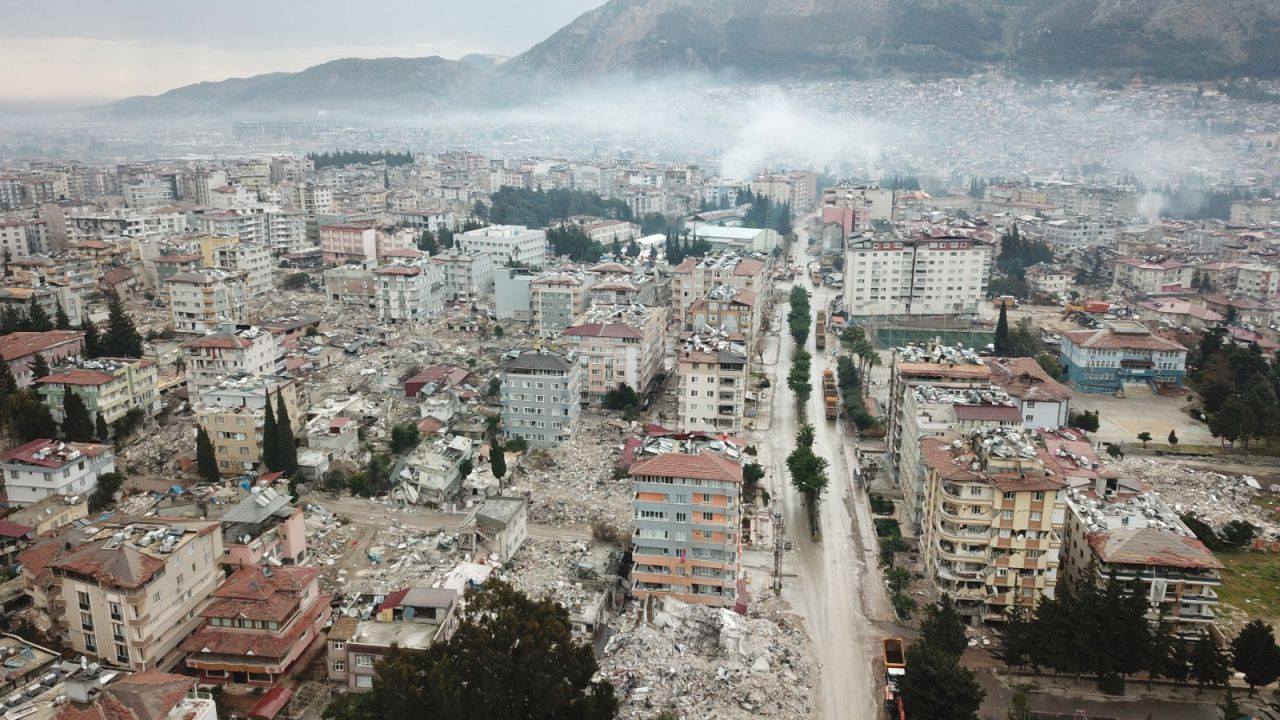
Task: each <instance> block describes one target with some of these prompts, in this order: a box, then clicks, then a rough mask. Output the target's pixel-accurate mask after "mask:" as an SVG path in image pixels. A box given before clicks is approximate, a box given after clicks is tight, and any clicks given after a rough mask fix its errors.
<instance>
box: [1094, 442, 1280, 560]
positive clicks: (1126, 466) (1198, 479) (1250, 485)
mask: <svg viewBox="0 0 1280 720" xmlns="http://www.w3.org/2000/svg"><path fill="white" fill-rule="evenodd" d="M1110 467H1112V468H1114V469H1116V470H1118V471H1120V472H1121V473H1123V474H1124V475H1126V476H1129V477H1133V478H1136V479H1138V480H1142V481H1144V482H1146V483H1148V484H1149V485H1150V486H1151V489H1152V490H1154V491H1155V492H1156V493H1158V494H1159V495H1160V497H1161V499H1163V500H1164V501H1165V503H1166V504H1168V505H1169V506H1170V507H1172V508H1173V511H1174V512H1175V513H1177V514H1178V515H1184V514H1186V513H1194V514H1195V516H1196V517H1197V518H1199V519H1200V520H1202V521H1204V522H1206V523H1208V524H1209V525H1210V526H1212V527H1214V528H1219V527H1222V526H1223V525H1225V524H1227V523H1229V522H1231V521H1232V520H1246V521H1248V522H1250V523H1253V524H1254V525H1255V526H1257V527H1259V528H1261V531H1260V533H1259V535H1260V537H1263V538H1266V539H1268V540H1276V539H1280V523H1277V522H1275V521H1274V520H1273V519H1272V517H1271V515H1270V513H1268V512H1267V511H1266V510H1265V509H1263V508H1262V507H1259V506H1258V505H1257V504H1255V503H1254V500H1255V499H1256V498H1257V497H1258V496H1260V495H1263V494H1264V491H1263V490H1262V484H1261V483H1259V482H1258V480H1257V478H1254V477H1252V476H1250V475H1229V474H1225V473H1219V472H1213V471H1211V470H1202V469H1199V468H1193V467H1188V466H1185V465H1181V464H1178V463H1171V462H1162V461H1158V460H1150V459H1147V458H1138V457H1130V458H1125V459H1124V460H1120V461H1118V462H1114V463H1111V464H1110Z"/></svg>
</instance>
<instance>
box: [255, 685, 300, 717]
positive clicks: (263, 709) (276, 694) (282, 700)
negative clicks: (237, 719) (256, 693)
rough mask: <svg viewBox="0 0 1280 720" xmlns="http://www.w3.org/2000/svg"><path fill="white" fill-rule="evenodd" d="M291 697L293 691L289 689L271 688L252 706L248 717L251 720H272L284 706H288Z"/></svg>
mask: <svg viewBox="0 0 1280 720" xmlns="http://www.w3.org/2000/svg"><path fill="white" fill-rule="evenodd" d="M291 697H293V691H292V690H290V689H289V688H283V687H273V688H271V689H270V690H268V691H267V692H266V694H265V695H263V696H262V699H261V700H259V701H258V704H256V705H254V706H253V709H252V710H250V711H249V717H250V718H252V719H253V720H274V718H275V716H276V715H277V714H279V712H280V711H281V710H283V709H284V706H285V705H288V704H289V698H291Z"/></svg>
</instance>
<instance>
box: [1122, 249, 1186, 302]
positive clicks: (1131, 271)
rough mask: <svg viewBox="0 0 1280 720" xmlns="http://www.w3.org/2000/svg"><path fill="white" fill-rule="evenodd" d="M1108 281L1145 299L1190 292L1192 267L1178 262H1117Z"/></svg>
mask: <svg viewBox="0 0 1280 720" xmlns="http://www.w3.org/2000/svg"><path fill="white" fill-rule="evenodd" d="M1112 267H1113V268H1114V269H1113V270H1112V275H1111V280H1112V282H1113V283H1114V284H1115V285H1117V286H1119V287H1123V288H1128V289H1130V290H1136V291H1137V292H1140V293H1145V294H1147V295H1166V294H1176V293H1182V292H1187V291H1188V290H1190V289H1191V279H1192V275H1193V274H1194V273H1195V266H1194V265H1192V264H1191V263H1186V262H1182V261H1181V260H1161V261H1158V262H1156V261H1149V260H1138V259H1135V258H1120V259H1118V260H1116V261H1115V263H1114V264H1113V265H1112Z"/></svg>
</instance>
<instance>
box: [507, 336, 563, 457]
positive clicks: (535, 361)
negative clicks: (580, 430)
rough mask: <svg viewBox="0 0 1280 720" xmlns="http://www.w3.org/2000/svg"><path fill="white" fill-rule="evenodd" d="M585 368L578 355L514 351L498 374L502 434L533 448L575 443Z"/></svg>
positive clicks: (540, 351) (544, 351)
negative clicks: (520, 439) (522, 441)
mask: <svg viewBox="0 0 1280 720" xmlns="http://www.w3.org/2000/svg"><path fill="white" fill-rule="evenodd" d="M582 374H583V368H582V366H581V365H579V363H578V358H577V356H576V355H575V354H574V353H573V352H569V353H566V354H561V353H558V352H555V351H554V350H547V349H545V348H543V349H537V350H512V351H511V352H509V353H507V354H506V355H504V356H503V358H502V364H501V366H500V370H499V375H498V377H499V380H500V384H501V401H502V432H503V434H504V435H505V436H506V437H508V438H523V439H524V440H526V441H527V442H528V443H529V445H530V446H532V447H544V448H545V447H555V446H556V445H559V444H561V443H564V442H568V441H569V440H571V439H572V438H573V432H574V426H575V425H577V422H578V415H579V413H580V411H581V410H580V404H579V403H580V399H581V395H582Z"/></svg>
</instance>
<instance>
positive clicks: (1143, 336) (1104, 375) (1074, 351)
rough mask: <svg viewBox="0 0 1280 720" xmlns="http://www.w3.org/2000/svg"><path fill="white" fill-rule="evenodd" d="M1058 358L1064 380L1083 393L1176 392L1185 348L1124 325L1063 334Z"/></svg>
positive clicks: (1140, 327)
mask: <svg viewBox="0 0 1280 720" xmlns="http://www.w3.org/2000/svg"><path fill="white" fill-rule="evenodd" d="M1058 359H1059V360H1060V361H1061V362H1062V367H1063V368H1064V369H1065V370H1066V379H1067V381H1068V382H1070V383H1071V384H1072V385H1074V386H1075V388H1076V389H1077V390H1080V391H1083V392H1108V393H1110V392H1115V391H1116V390H1123V389H1125V387H1126V386H1130V387H1132V386H1153V387H1158V386H1168V387H1179V386H1181V385H1182V378H1183V377H1184V376H1186V374H1187V349H1186V348H1185V347H1183V346H1182V345H1179V344H1178V343H1176V342H1174V341H1172V340H1167V339H1165V338H1162V337H1160V336H1159V335H1155V334H1153V333H1152V332H1151V331H1150V330H1148V329H1147V327H1146V326H1145V325H1143V324H1142V323H1139V322H1135V321H1128V320H1119V321H1113V322H1110V323H1107V327H1104V328H1100V329H1097V330H1079V331H1076V332H1068V333H1063V335H1062V347H1061V349H1060V350H1059V355H1058Z"/></svg>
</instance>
